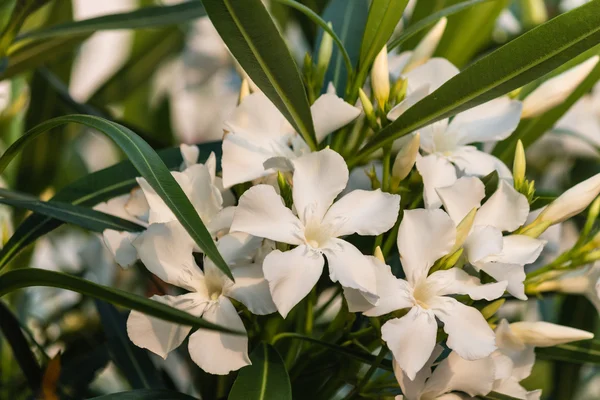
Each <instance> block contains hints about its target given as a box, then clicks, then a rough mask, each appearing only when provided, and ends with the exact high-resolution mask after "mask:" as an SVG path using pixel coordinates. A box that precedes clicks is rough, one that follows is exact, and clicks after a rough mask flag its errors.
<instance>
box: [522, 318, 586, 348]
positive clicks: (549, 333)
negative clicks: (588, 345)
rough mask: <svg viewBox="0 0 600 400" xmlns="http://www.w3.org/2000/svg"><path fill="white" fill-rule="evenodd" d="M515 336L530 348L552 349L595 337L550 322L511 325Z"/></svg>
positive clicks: (523, 322)
mask: <svg viewBox="0 0 600 400" xmlns="http://www.w3.org/2000/svg"><path fill="white" fill-rule="evenodd" d="M510 329H511V330H512V332H513V334H514V335H515V336H516V337H518V338H519V339H521V341H522V342H523V343H524V344H526V345H529V346H535V347H550V346H557V345H559V344H565V343H569V342H576V341H579V340H589V339H592V338H593V337H594V334H593V333H591V332H587V331H583V330H581V329H575V328H571V327H568V326H562V325H557V324H551V323H549V322H543V321H537V322H527V321H522V322H515V323H512V324H510Z"/></svg>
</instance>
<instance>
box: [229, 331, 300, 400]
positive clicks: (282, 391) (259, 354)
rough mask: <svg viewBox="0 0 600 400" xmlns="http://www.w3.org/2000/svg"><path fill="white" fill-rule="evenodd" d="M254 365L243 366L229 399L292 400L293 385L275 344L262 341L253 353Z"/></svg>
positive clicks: (251, 357) (251, 358) (251, 356)
mask: <svg viewBox="0 0 600 400" xmlns="http://www.w3.org/2000/svg"><path fill="white" fill-rule="evenodd" d="M250 360H251V361H252V365H248V366H246V367H244V368H242V369H241V370H240V372H239V374H238V377H237V379H236V380H235V382H234V383H233V387H232V388H231V392H230V393H229V397H228V399H229V400H254V399H256V400H288V399H289V400H291V399H292V386H291V384H290V377H289V376H288V373H287V370H286V369H285V364H284V363H283V360H282V359H281V356H280V355H279V353H278V352H277V350H275V348H273V346H271V345H269V344H267V343H264V342H261V343H260V344H259V345H258V346H256V348H255V349H254V351H253V352H252V354H250Z"/></svg>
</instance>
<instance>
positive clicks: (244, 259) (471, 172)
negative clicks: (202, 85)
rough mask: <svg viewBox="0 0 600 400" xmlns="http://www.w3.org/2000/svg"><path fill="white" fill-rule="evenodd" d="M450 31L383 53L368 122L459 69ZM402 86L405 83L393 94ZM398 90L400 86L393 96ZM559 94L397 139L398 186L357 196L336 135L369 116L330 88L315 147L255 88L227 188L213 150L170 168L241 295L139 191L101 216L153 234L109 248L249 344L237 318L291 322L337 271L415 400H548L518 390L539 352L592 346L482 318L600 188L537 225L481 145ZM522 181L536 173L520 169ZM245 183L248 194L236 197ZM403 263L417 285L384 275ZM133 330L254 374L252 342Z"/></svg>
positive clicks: (146, 322)
mask: <svg viewBox="0 0 600 400" xmlns="http://www.w3.org/2000/svg"><path fill="white" fill-rule="evenodd" d="M444 26H445V20H442V22H441V23H440V24H439V25H438V26H436V27H435V28H434V29H433V30H432V31H431V32H430V34H429V35H428V36H427V37H426V38H425V39H424V41H423V42H422V43H421V45H419V46H418V47H417V49H415V51H414V52H407V53H402V54H400V55H395V56H394V57H392V58H391V60H390V61H389V63H388V59H387V53H386V50H385V49H384V50H383V51H382V53H381V54H380V55H379V56H378V58H377V60H376V62H375V65H374V67H373V74H372V77H371V81H372V85H371V86H372V89H373V96H374V98H375V99H376V100H377V105H378V106H377V108H378V112H379V113H378V114H377V116H375V115H374V114H373V113H374V111H373V106H372V104H370V101H369V100H368V98H367V97H366V95H365V94H364V92H361V101H362V103H363V109H364V113H365V114H367V115H366V117H367V118H370V119H371V121H372V122H374V123H380V121H381V119H384V118H387V120H388V121H387V122H390V121H393V120H394V119H396V118H398V117H399V116H400V115H401V114H402V113H403V112H404V111H406V110H407V109H408V108H410V107H411V106H412V105H414V104H415V103H416V102H418V101H419V100H420V99H422V98H423V97H425V96H426V95H428V94H429V93H431V92H432V91H434V90H435V89H436V88H438V87H439V86H441V85H442V84H443V83H444V82H445V81H447V80H448V79H450V78H452V77H453V76H454V75H456V74H457V73H458V72H459V71H458V69H457V68H456V67H455V66H453V65H452V64H451V63H450V62H449V61H447V60H445V59H439V58H430V57H431V54H433V50H435V46H436V45H437V41H438V40H439V38H440V36H441V33H440V30H441V31H443V29H444ZM593 62H594V63H595V62H597V59H595V60H593ZM388 64H389V65H390V66H391V67H392V68H391V71H389V70H388ZM587 67H588V66H587V65H586V71H588V72H589V69H587ZM390 73H391V75H392V77H393V79H394V80H395V82H396V83H398V82H400V83H402V85H396V84H393V85H390V82H389V75H390ZM572 75H573V74H571V75H570V78H569V79H570V80H573V79H574V78H573V76H572ZM576 75H577V74H576ZM580 81H581V79H579V75H578V78H577V82H580ZM391 86H392V87H395V88H396V89H397V88H398V87H399V86H403V88H404V90H403V91H402V90H401V91H398V93H395V96H393V98H392V96H390V91H391V90H392V91H393V90H394V89H390V87H391ZM571 86H573V85H571ZM575 86H576V85H575ZM548 90H549V87H548V86H544V85H542V86H541V87H540V88H539V91H538V92H537V94H536V93H535V92H534V93H532V94H531V95H530V96H529V97H528V99H529V100H526V101H525V104H524V103H522V102H521V101H518V100H515V99H513V98H510V97H508V96H505V97H501V98H498V99H495V100H492V101H490V102H488V103H485V104H483V105H480V106H478V107H475V108H472V109H470V110H468V111H465V112H463V113H460V114H458V115H457V116H455V117H454V118H452V119H445V120H441V121H438V122H436V123H434V124H432V125H430V126H427V127H425V128H423V129H420V130H419V131H418V132H416V133H415V134H414V135H410V136H408V139H401V140H399V141H398V142H397V143H396V144H395V145H394V146H393V148H394V150H392V151H396V152H398V156H397V158H396V160H395V162H394V164H393V167H391V168H390V167H389V164H390V163H389V162H388V163H387V165H388V166H387V168H390V171H387V172H386V171H384V172H383V173H384V174H391V175H392V182H394V183H395V184H394V185H392V187H393V189H390V187H389V186H390V185H388V186H387V187H383V190H382V189H380V188H379V186H377V185H373V187H372V188H371V189H373V188H375V187H377V188H376V189H374V190H362V189H358V190H349V189H348V187H353V186H354V185H352V184H351V183H352V182H349V179H351V178H349V177H350V176H352V175H351V174H349V170H348V166H347V163H346V160H345V159H344V158H343V157H342V155H340V154H339V153H338V152H336V151H334V150H332V149H330V148H329V147H328V146H326V144H325V143H326V139H327V137H328V135H329V134H330V133H332V132H335V131H337V130H339V129H340V128H343V127H345V126H346V125H348V124H350V123H352V122H353V121H354V120H355V119H357V118H359V116H360V115H361V113H362V112H361V109H360V108H358V107H356V106H355V105H352V104H348V103H346V102H345V101H344V100H343V99H341V98H339V97H338V96H336V95H335V94H333V93H332V92H328V93H326V94H323V95H322V96H321V97H319V98H318V99H317V100H316V101H315V102H314V104H313V105H312V107H311V112H312V116H313V123H314V127H315V131H316V138H317V141H318V143H319V148H320V150H318V151H311V149H310V148H309V146H308V145H307V144H306V142H305V141H304V140H303V139H302V137H301V136H300V135H299V134H298V133H297V132H295V131H294V129H293V128H292V126H291V125H290V124H289V123H288V121H287V120H286V119H285V118H284V117H283V115H282V114H281V113H280V112H279V111H278V109H277V108H276V107H275V106H274V105H273V104H272V103H271V102H270V101H269V100H268V98H267V97H266V96H265V95H264V94H263V93H261V92H260V91H258V90H256V91H254V92H253V93H252V94H248V95H246V96H245V97H243V98H242V99H241V101H240V104H239V106H238V107H237V109H236V110H235V111H234V113H233V114H232V115H231V117H230V118H229V120H228V121H227V122H226V123H225V126H224V129H225V135H224V138H223V157H222V163H221V164H222V178H221V177H220V176H218V175H217V167H218V166H217V162H216V158H215V156H214V154H211V155H210V157H208V160H207V161H206V162H205V163H204V164H200V163H198V157H199V154H198V149H197V148H196V147H194V146H185V145H182V146H181V152H182V156H183V159H184V163H183V165H182V168H181V171H179V172H173V176H174V177H175V179H176V180H177V182H178V183H179V185H180V186H181V187H182V189H183V191H184V192H185V194H186V195H187V196H188V198H189V200H190V201H191V203H192V204H193V206H194V207H195V209H196V211H197V212H198V214H199V215H200V217H201V219H202V221H203V222H204V224H205V225H206V226H207V228H208V231H209V232H210V233H211V235H212V236H213V239H214V240H215V241H216V244H217V248H218V249H219V251H220V253H221V255H222V256H223V259H224V260H225V261H226V263H227V264H228V265H229V267H230V269H231V272H232V274H233V276H234V278H235V282H233V281H232V280H230V279H229V278H227V277H226V276H225V275H224V274H223V273H222V272H221V271H220V270H219V269H218V268H217V267H216V266H215V265H214V264H213V263H212V261H211V260H210V259H208V258H207V257H204V259H203V261H202V262H201V263H200V262H198V260H199V259H198V258H197V257H196V254H198V253H201V252H202V249H199V248H198V247H197V245H196V244H195V243H194V241H193V240H192V238H191V237H190V236H189V235H188V233H187V232H186V230H185V229H184V228H183V226H182V225H181V224H180V223H179V221H178V220H177V219H176V218H175V216H174V214H173V213H172V212H171V211H170V209H169V208H168V207H167V205H166V204H165V203H164V202H163V201H162V200H161V198H160V197H159V196H158V195H157V194H156V193H155V192H154V191H153V189H152V188H151V187H150V186H149V185H148V183H147V182H146V181H145V180H144V179H142V178H140V179H139V180H138V183H139V186H140V188H139V189H135V190H134V191H133V192H132V193H131V194H130V195H126V196H122V197H119V198H116V199H113V200H111V201H109V202H108V203H105V204H102V205H100V206H98V208H99V209H101V210H103V211H106V212H109V213H112V214H115V215H118V216H120V217H123V218H127V219H129V220H132V221H135V222H137V223H139V224H142V225H145V226H147V229H146V230H145V231H143V232H142V233H139V234H134V233H123V232H115V231H106V232H105V233H104V238H105V242H106V244H107V246H108V247H109V249H110V250H111V251H112V253H113V254H114V255H115V259H116V261H117V262H118V263H119V264H120V265H121V266H123V267H128V266H131V265H133V264H134V263H135V262H136V261H137V260H141V262H142V263H143V264H144V265H145V267H146V268H147V269H148V270H149V271H150V272H152V273H153V274H154V275H156V276H157V277H159V278H160V279H162V280H163V281H165V282H167V283H169V284H171V285H173V286H176V287H179V288H182V289H184V290H185V291H186V293H185V294H178V293H180V292H174V293H177V294H173V295H165V296H154V297H153V299H154V300H156V301H159V302H162V303H165V304H169V305H171V306H173V307H176V308H178V309H181V310H184V311H186V312H189V313H190V314H192V315H195V316H198V317H201V318H203V319H205V320H207V321H209V322H213V323H217V324H219V325H222V326H225V327H228V328H231V329H235V330H238V331H245V327H244V323H243V320H242V318H240V315H239V314H238V310H239V309H240V307H245V308H246V309H247V310H248V311H249V312H250V313H252V314H255V315H265V314H270V313H274V312H279V314H280V315H281V316H282V317H283V318H286V317H287V316H288V314H289V313H290V311H291V310H292V309H293V308H294V307H295V306H297V305H298V304H299V303H300V302H301V301H302V300H303V299H304V298H306V297H307V296H308V295H309V294H310V293H311V291H313V290H316V289H315V287H316V285H317V282H318V281H320V280H321V278H322V275H323V269H324V266H325V264H326V263H325V262H327V268H328V272H329V279H330V281H331V282H332V283H333V284H339V286H341V288H342V289H343V290H342V293H343V296H344V298H345V302H346V303H347V305H348V309H349V311H350V312H357V313H362V314H364V315H365V316H368V317H377V318H379V321H380V322H381V328H380V337H381V339H382V341H383V342H382V343H384V344H382V345H385V346H387V347H388V348H389V350H390V351H391V353H392V355H393V360H394V370H395V373H396V377H397V379H398V382H399V384H400V386H401V388H402V392H403V394H404V396H405V397H406V399H409V400H413V399H415V400H416V399H436V398H444V399H450V398H457V399H458V398H465V397H464V395H462V394H461V395H459V394H452V395H450V394H449V393H452V392H462V393H467V394H468V395H470V396H475V395H485V394H487V393H489V392H490V391H492V390H493V391H497V392H501V393H505V394H508V395H511V396H514V397H516V398H520V399H534V398H539V392H527V391H526V390H525V389H524V388H523V387H521V386H520V384H519V382H520V381H521V380H522V379H524V378H525V377H527V376H528V375H529V373H530V372H531V367H532V365H533V362H534V360H535V356H534V353H533V348H534V347H535V346H551V345H555V344H560V343H566V342H569V341H574V340H582V339H589V338H591V337H592V336H593V335H592V334H590V333H588V332H584V331H580V330H576V329H572V328H566V327H561V326H558V325H553V324H549V323H545V322H531V323H530V322H517V323H513V324H508V322H506V321H505V320H502V321H500V322H499V323H496V320H495V319H492V318H491V317H492V315H486V313H484V312H483V311H482V310H483V306H484V305H487V304H490V302H492V301H495V300H496V299H499V298H501V297H513V298H515V299H519V300H526V299H527V296H526V286H525V283H526V274H525V266H526V265H528V264H532V263H534V262H535V261H536V260H537V259H538V257H539V256H540V254H541V252H542V250H543V248H544V245H545V244H546V241H545V240H542V239H540V238H538V237H539V236H540V234H541V233H543V232H544V231H545V230H546V229H547V228H548V227H549V226H550V225H553V224H557V223H560V222H562V221H564V220H565V219H567V218H570V217H571V216H573V215H575V214H577V213H579V212H581V211H583V210H584V209H585V208H586V207H587V206H588V205H589V204H590V203H591V202H592V201H593V200H594V199H595V198H596V196H597V195H598V194H599V192H600V175H598V176H595V177H593V178H591V179H589V180H588V181H585V182H583V183H581V184H579V185H577V186H576V187H574V188H572V189H571V190H569V191H567V192H566V193H565V194H564V195H563V196H561V197H559V198H558V199H557V200H556V201H554V202H553V203H551V205H550V206H548V207H547V208H546V209H545V210H544V211H543V212H541V213H540V214H539V216H538V217H537V218H536V219H535V220H534V221H533V222H530V223H528V222H527V221H528V217H529V215H530V199H528V197H527V196H526V194H523V192H522V190H520V188H519V187H518V186H517V185H516V184H515V183H516V181H517V179H516V175H515V182H513V173H511V171H510V169H509V168H507V167H506V165H504V164H503V163H502V161H500V160H499V159H497V158H495V157H493V156H491V155H490V154H488V153H486V152H485V151H483V150H481V148H480V147H476V146H475V145H474V143H487V142H496V141H499V140H502V139H505V138H507V137H508V136H510V134H511V133H512V132H513V131H514V130H515V129H516V128H517V126H518V124H519V122H520V120H521V118H522V112H523V110H527V115H526V117H530V116H532V115H535V114H536V113H538V112H540V110H546V109H548V108H551V107H553V106H554V105H556V104H557V103H556V101H557V98H558V99H559V100H558V101H559V102H560V99H561V98H564V95H565V93H566V92H569V90H567V91H566V92H565V91H562V92H561V93H558V94H556V93H554V95H552V94H548V93H546V92H547V91H548ZM540 93H541V94H540ZM567 94H568V93H567ZM561 96H562V97H561ZM367 101H369V104H368V105H367V104H366V102H367ZM327 143H329V142H327ZM419 148H420V151H419ZM379 156H381V155H379ZM388 157H389V155H388ZM388 161H389V160H388ZM517 161H518V162H519V161H521V160H517ZM413 167H415V169H416V171H413ZM361 170H362V167H359V168H358V169H357V171H358V173H362V171H361ZM494 171H497V173H498V177H499V180H498V181H497V182H498V183H497V186H496V187H489V183H488V187H486V185H485V184H484V182H483V181H482V180H481V179H480V178H482V177H483V176H485V175H488V174H490V173H492V172H494ZM518 173H519V174H520V173H523V174H524V167H523V171H522V172H518ZM419 176H420V178H419ZM405 178H407V180H408V179H409V178H410V179H412V181H414V180H415V179H417V180H418V181H419V182H422V189H421V190H422V191H420V192H419V193H410V190H412V189H410V188H412V187H414V186H410V185H406V186H402V184H401V183H402V182H404V180H405ZM413 178H414V179H413ZM521 178H522V177H521ZM373 179H374V180H377V177H374V178H373ZM394 179H395V181H394ZM521 180H522V179H520V180H519V182H520V183H522V182H521ZM234 186H235V187H236V189H239V190H235V193H236V196H234V195H233V192H232V191H231V190H230V189H231V188H232V187H234ZM516 186H517V187H516ZM407 191H408V192H409V193H407ZM400 193H402V197H403V198H404V197H405V196H407V195H408V196H409V198H411V199H413V200H414V199H417V200H418V199H419V198H420V196H422V199H423V203H424V208H414V206H413V207H411V206H409V205H408V204H407V205H405V203H404V202H402V200H403V199H401V196H400ZM405 193H407V194H405ZM412 203H414V204H419V202H418V201H417V202H412ZM401 204H402V206H403V207H402V208H403V209H402V210H401ZM395 225H396V228H395V229H392V228H393V227H394V226H395ZM388 231H389V232H391V233H389V234H387V235H386V237H387V238H388V239H389V238H392V242H391V243H392V244H393V241H395V242H396V245H397V247H396V248H397V255H393V254H394V253H392V255H391V256H388V254H387V253H389V252H390V249H389V248H390V247H392V246H384V247H386V248H387V249H386V250H385V253H386V254H385V256H384V254H383V252H382V251H381V249H380V248H379V247H377V249H376V251H375V252H374V255H370V254H364V252H363V251H361V250H359V249H358V248H357V247H356V246H355V245H354V244H353V242H354V241H353V240H352V237H351V235H355V234H357V235H361V236H380V235H384V234H386V233H387V232H388ZM396 232H397V235H396ZM380 239H381V237H380ZM396 257H399V259H400V263H401V266H402V273H403V276H404V278H400V277H397V276H395V275H394V274H393V273H392V268H391V267H390V265H388V264H386V262H390V263H391V262H392V261H393V259H394V258H396ZM199 264H200V265H199ZM396 275H398V274H396ZM566 279H567V278H566ZM594 279H595V278H594ZM482 280H483V282H482ZM587 281H589V279H588V280H587ZM587 281H586V282H587ZM332 283H327V284H326V285H328V286H331V285H332ZM561 284H562V285H565V287H566V286H568V285H567V284H566V281H555V282H553V283H552V285H553V286H552V289H544V287H543V283H539V284H538V286H537V292H540V291H543V290H559V289H558V288H559V287H560V286H561ZM594 284H595V283H594ZM571 286H572V285H571ZM565 291H567V290H565ZM598 302H600V300H599V301H598ZM240 303H241V304H240ZM492 314H493V313H492ZM440 326H441V327H442V328H443V331H441V330H439V329H438V327H440ZM127 329H128V333H129V336H130V338H131V340H132V341H133V342H134V343H135V344H136V345H138V346H140V347H144V348H147V349H149V350H150V351H152V352H154V353H156V354H158V355H160V356H162V357H166V356H167V354H168V353H169V352H170V351H172V350H173V349H175V348H177V347H178V346H179V345H181V344H182V343H183V341H184V340H185V339H186V338H187V337H188V336H189V341H188V343H189V344H188V346H189V353H190V356H191V358H192V359H193V360H194V362H195V363H197V364H198V365H199V366H200V367H201V368H203V369H204V370H205V371H207V372H210V373H214V374H227V373H229V372H230V371H234V370H237V369H239V368H241V367H243V366H245V365H248V364H250V359H249V357H248V338H247V337H245V336H236V335H232V334H226V333H219V332H215V331H209V330H203V329H199V330H197V331H195V332H193V333H192V334H191V335H190V332H191V328H190V327H183V326H178V325H175V324H172V323H169V322H165V321H162V320H158V319H155V318H151V317H148V316H145V315H143V314H141V313H139V312H135V311H134V312H132V313H131V315H130V317H129V320H128V324H127ZM444 346H445V347H446V348H448V349H449V350H450V353H449V355H447V357H445V358H444V359H443V361H441V363H439V364H437V366H436V367H435V369H434V370H433V371H432V367H433V365H434V363H435V362H436V360H438V359H439V358H440V356H441V354H442V353H447V351H445V350H444ZM452 396H453V397H452Z"/></svg>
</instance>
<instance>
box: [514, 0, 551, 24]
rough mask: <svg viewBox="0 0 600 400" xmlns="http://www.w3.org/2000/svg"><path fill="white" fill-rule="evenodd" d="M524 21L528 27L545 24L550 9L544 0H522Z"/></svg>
mask: <svg viewBox="0 0 600 400" xmlns="http://www.w3.org/2000/svg"><path fill="white" fill-rule="evenodd" d="M521 10H522V13H523V23H524V24H525V26H527V27H534V26H536V25H540V24H543V23H544V22H546V21H547V20H548V11H547V10H546V5H545V4H544V0H521Z"/></svg>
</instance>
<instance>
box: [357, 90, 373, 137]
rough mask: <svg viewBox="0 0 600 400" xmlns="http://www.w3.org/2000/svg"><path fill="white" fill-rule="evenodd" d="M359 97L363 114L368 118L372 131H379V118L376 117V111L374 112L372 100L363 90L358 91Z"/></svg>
mask: <svg viewBox="0 0 600 400" xmlns="http://www.w3.org/2000/svg"><path fill="white" fill-rule="evenodd" d="M358 97H359V98H360V102H361V104H362V108H363V112H364V113H365V116H366V117H367V121H368V122H369V125H370V126H371V128H372V129H377V117H376V116H375V111H374V110H373V104H371V100H370V99H369V97H368V96H367V95H366V94H365V92H364V91H363V90H362V89H360V88H359V89H358Z"/></svg>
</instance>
